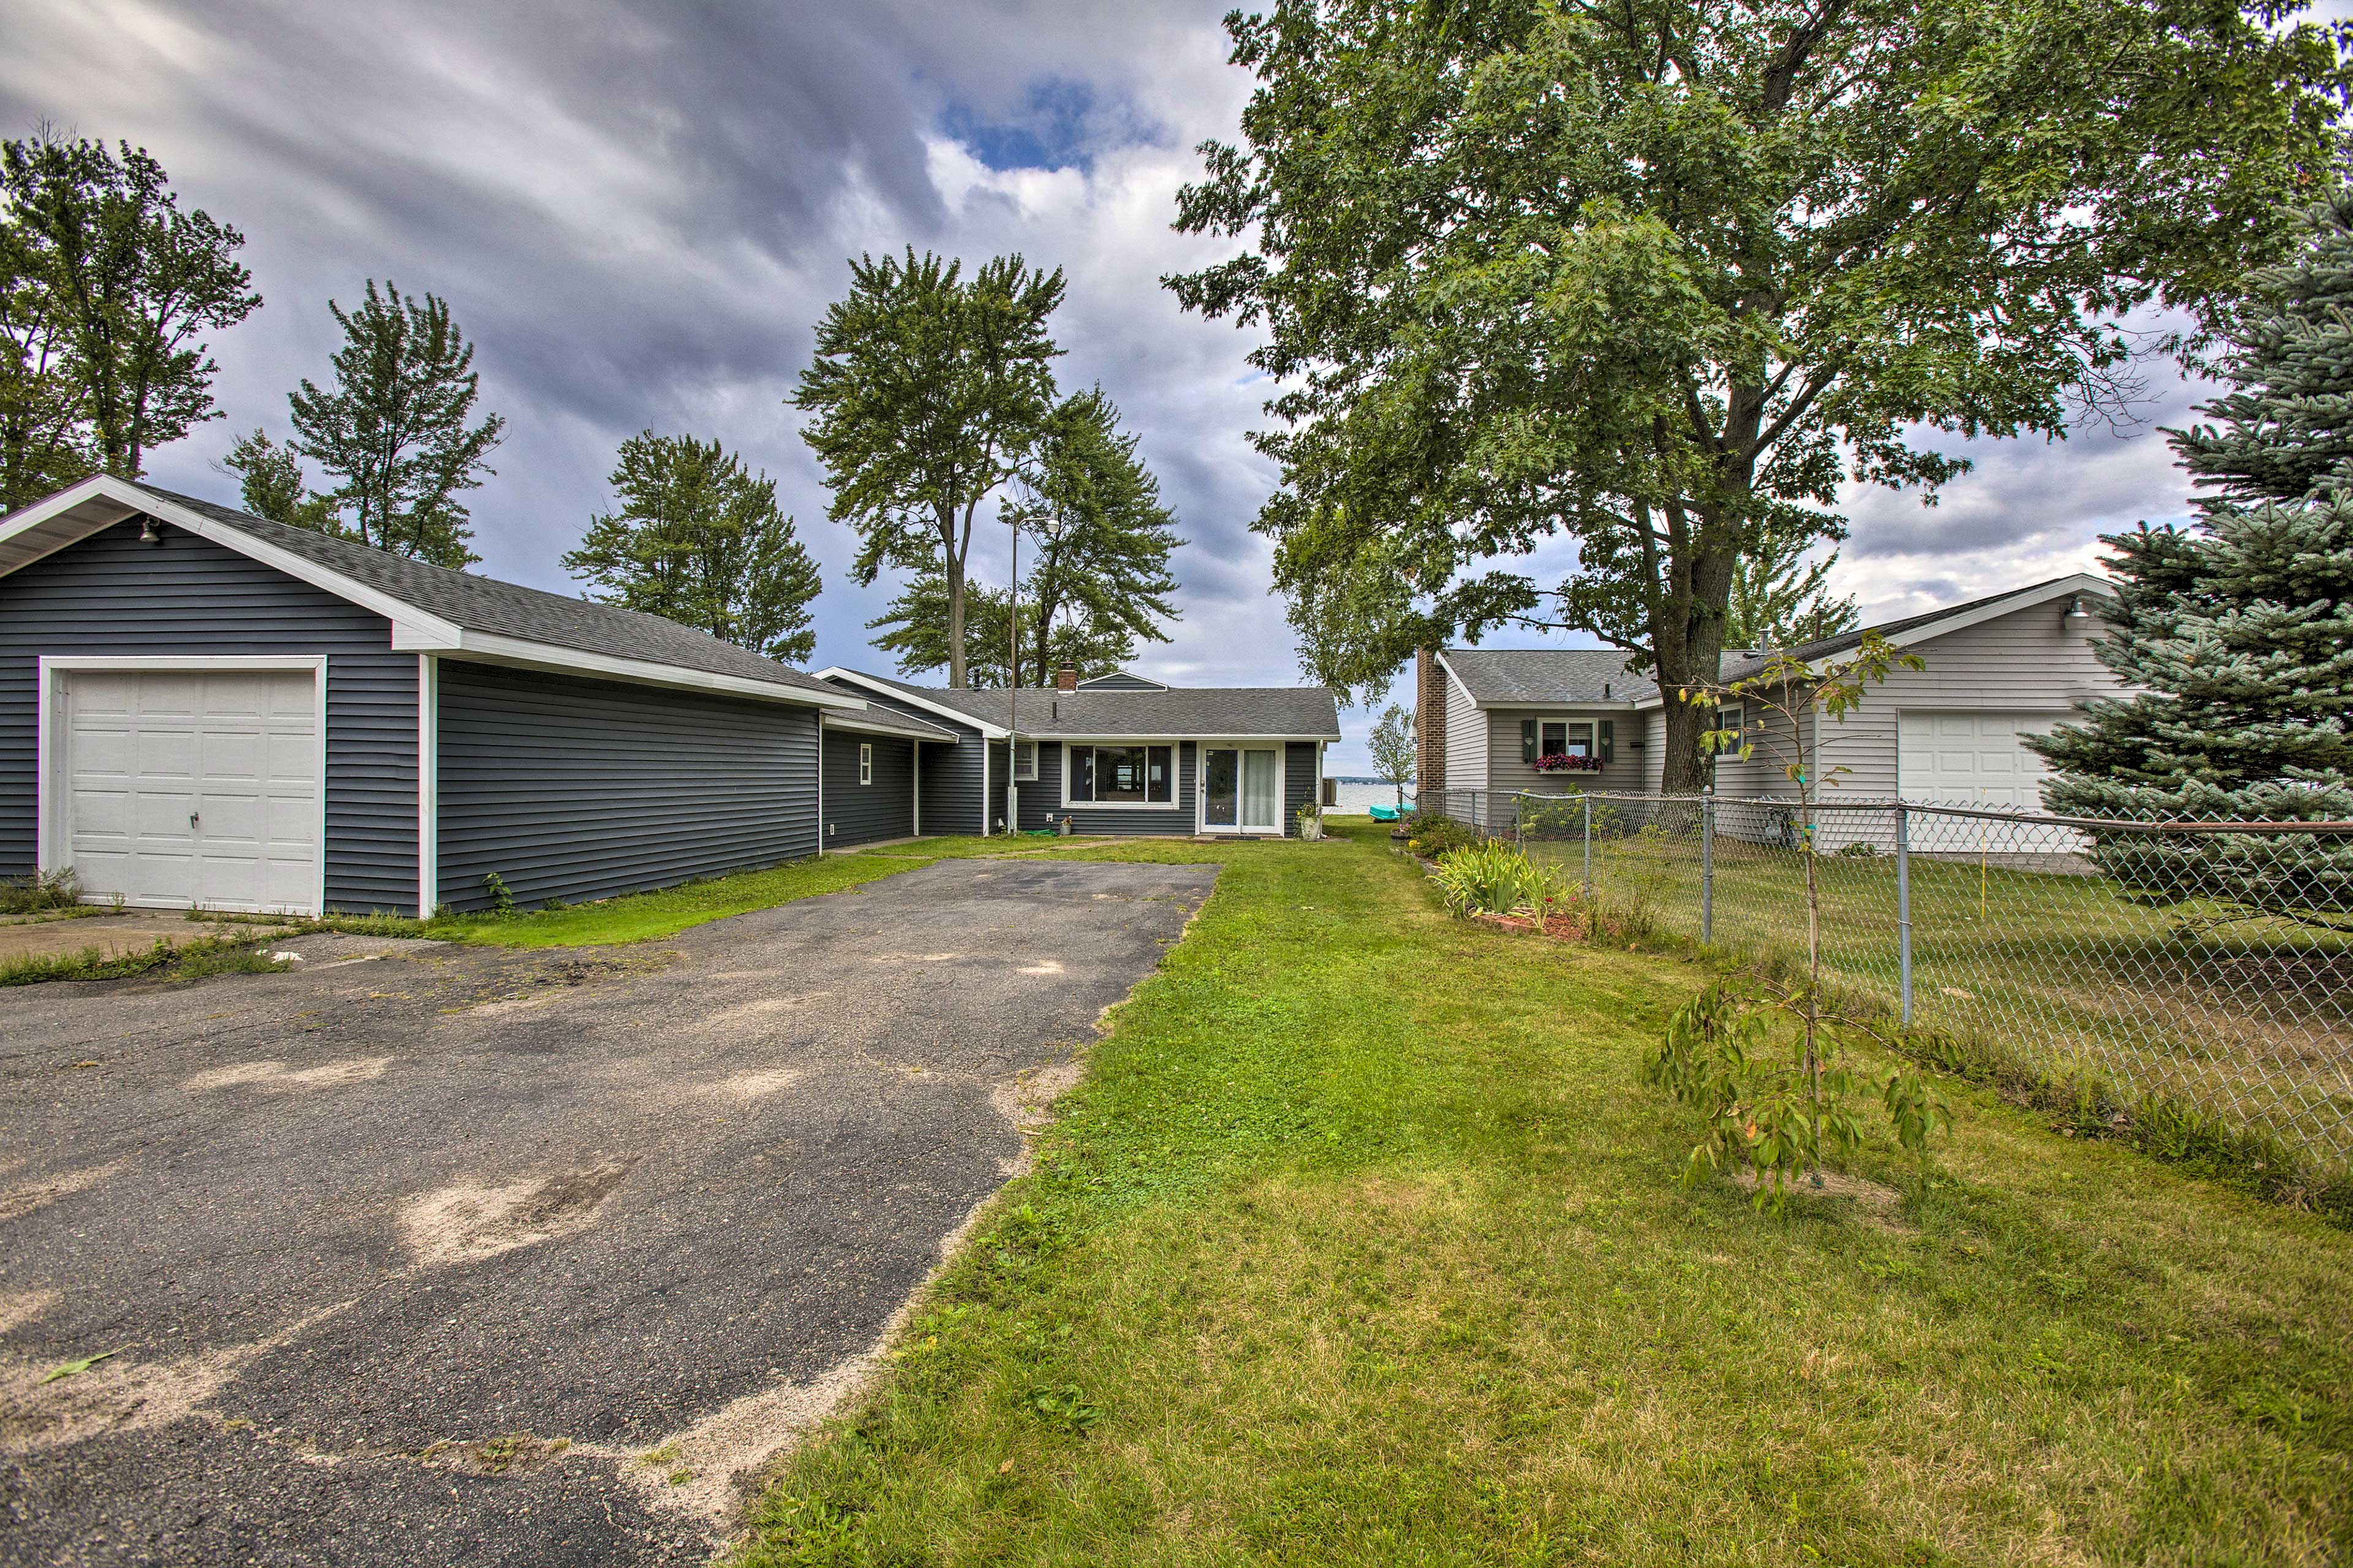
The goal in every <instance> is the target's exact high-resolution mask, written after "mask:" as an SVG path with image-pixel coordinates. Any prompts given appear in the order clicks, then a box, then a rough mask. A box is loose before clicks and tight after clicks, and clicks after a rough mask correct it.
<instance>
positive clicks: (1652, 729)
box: [1636, 708, 1667, 795]
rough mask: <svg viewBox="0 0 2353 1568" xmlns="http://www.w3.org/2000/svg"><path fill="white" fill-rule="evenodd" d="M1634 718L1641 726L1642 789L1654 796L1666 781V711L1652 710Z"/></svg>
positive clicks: (1661, 709)
mask: <svg viewBox="0 0 2353 1568" xmlns="http://www.w3.org/2000/svg"><path fill="white" fill-rule="evenodd" d="M1636 717H1637V718H1638V720H1639V721H1640V722H1641V726H1642V761H1641V768H1640V769H1639V772H1640V773H1641V779H1642V789H1643V791H1644V792H1645V793H1647V794H1650V795H1656V794H1658V793H1659V790H1660V788H1661V787H1662V785H1664V784H1665V783H1666V781H1667V710H1665V709H1663V708H1653V709H1651V710H1649V711H1648V712H1645V713H1641V714H1638V715H1637V716H1636Z"/></svg>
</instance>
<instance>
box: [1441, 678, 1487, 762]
mask: <svg viewBox="0 0 2353 1568" xmlns="http://www.w3.org/2000/svg"><path fill="white" fill-rule="evenodd" d="M1487 722H1488V719H1487V710H1485V709H1483V708H1482V707H1480V706H1479V705H1478V704H1477V703H1475V702H1473V701H1472V700H1471V689H1470V688H1469V687H1466V686H1464V685H1463V684H1462V683H1461V681H1460V680H1457V679H1455V678H1454V672H1453V671H1452V670H1448V671H1446V786H1445V787H1447V788H1448V789H1485V788H1486V787H1487Z"/></svg>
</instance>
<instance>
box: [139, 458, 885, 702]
mask: <svg viewBox="0 0 2353 1568" xmlns="http://www.w3.org/2000/svg"><path fill="white" fill-rule="evenodd" d="M138 488H139V489H142V490H144V491H146V492H147V493H148V494H149V495H152V496H154V497H155V498H156V499H158V500H167V501H170V502H171V503H172V504H173V505H174V506H181V507H185V508H187V509H188V510H190V511H194V512H198V513H201V514H202V515H203V516H205V517H206V519H208V520H210V521H214V522H217V523H220V524H222V525H223V526H225V527H227V528H234V529H236V530H237V531H239V532H240V533H246V534H250V535H251V536H252V537H254V538H256V539H259V540H261V541H263V542H266V543H269V544H273V545H275V546H277V547H278V548H279V549H280V550H283V551H285V552H288V553H289V554H291V555H299V556H301V558H302V559H303V560H305V561H308V562H311V563H313V564H315V565H319V566H323V567H325V568H326V569H327V570H329V571H331V572H336V573H340V574H343V576H346V577H349V578H351V579H352V580H353V581H354V582H357V583H361V584H365V585H366V586H368V587H370V588H373V589H375V591H376V592H378V593H380V594H384V595H388V596H390V597H392V598H395V599H397V600H399V601H400V602H401V603H403V604H405V605H414V606H416V607H417V609H419V610H422V611H424V612H425V613H426V614H427V615H428V616H436V617H438V618H439V619H441V620H445V621H448V622H449V623H450V624H451V625H452V626H459V627H461V628H463V629H464V630H467V631H478V632H488V633H491V634H492V635H493V636H498V637H521V638H523V639H524V640H526V641H529V642H537V643H548V644H551V645H553V646H554V647H568V648H575V649H578V650H579V651H581V652H583V653H600V654H606V655H608V656H610V657H612V658H635V659H643V660H646V661H647V662H649V663H652V664H667V665H673V666H677V667H679V668H684V669H694V670H701V671H702V672H703V673H705V674H709V675H732V676H736V677H738V678H740V679H745V680H760V681H765V682H767V683H768V684H770V685H772V686H785V687H792V688H795V689H801V690H807V691H821V692H826V693H828V694H829V695H833V696H839V695H840V690H839V688H837V687H833V686H828V685H827V684H826V683H825V682H824V681H822V680H819V679H817V678H816V677H815V676H813V675H804V674H802V673H801V672H800V671H799V670H797V669H794V668H790V667H789V666H786V665H782V664H778V663H777V662H776V660H774V659H769V658H761V657H760V656H759V655H758V654H755V653H753V652H751V651H750V650H749V649H746V648H741V647H736V646H735V645H734V644H733V643H730V642H722V641H721V640H720V639H719V638H717V637H712V635H711V634H710V633H709V632H704V631H698V630H696V629H695V628H694V627H692V626H681V625H680V624H679V623H678V622H676V621H673V620H668V619H665V618H664V617H662V616H649V615H647V614H645V613H644V612H642V611H639V610H624V609H621V608H619V607H617V606H616V605H599V604H596V603H594V602H592V601H590V600H586V599H575V598H569V597H566V596H565V595H562V594H550V593H547V592H546V591H544V590H543V589H539V588H526V587H523V586H522V585H521V584H515V583H501V582H500V581H499V580H498V579H497V578H495V577H478V576H475V575H474V574H472V573H470V572H452V571H450V570H449V569H448V567H446V566H432V565H427V563H424V562H422V561H412V560H410V559H408V558H407V557H406V556H402V555H392V554H387V553H386V552H384V551H381V550H372V549H370V548H368V547H367V546H366V545H364V544H355V543H353V542H351V541H350V540H347V539H336V538H333V537H332V536H330V535H328V534H324V533H313V532H311V531H310V530H309V529H306V528H292V527H290V526H288V525H287V524H285V523H282V522H271V521H269V520H268V519H267V518H259V517H255V516H253V515H251V514H250V513H248V512H242V511H236V510H231V509H230V508H228V507H225V506H216V505H214V504H213V503H212V502H211V501H206V500H197V499H196V498H195V497H194V496H184V495H181V494H178V493H177V492H175V491H173V490H167V489H158V488H157V487H155V486H153V485H141V486H139V487H138Z"/></svg>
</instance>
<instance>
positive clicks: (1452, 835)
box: [1405, 816, 1484, 860]
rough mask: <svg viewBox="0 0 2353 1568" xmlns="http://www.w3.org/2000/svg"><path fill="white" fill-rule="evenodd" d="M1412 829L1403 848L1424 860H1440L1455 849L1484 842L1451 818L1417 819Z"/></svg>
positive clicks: (1429, 817)
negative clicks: (1410, 835)
mask: <svg viewBox="0 0 2353 1568" xmlns="http://www.w3.org/2000/svg"><path fill="white" fill-rule="evenodd" d="M1412 827H1413V834H1412V837H1409V838H1408V839H1407V840H1406V841H1405V847H1407V848H1408V849H1409V850H1411V851H1413V853H1415V854H1416V855H1419V856H1420V857H1421V858H1423V859H1425V860H1431V859H1438V858H1443V857H1444V856H1447V855H1450V854H1451V853H1453V852H1454V851H1455V850H1457V849H1467V848H1469V847H1471V846H1472V845H1474V844H1479V843H1483V842H1484V840H1482V838H1481V837H1479V835H1478V834H1477V833H1476V832H1475V831H1474V830H1472V829H1471V828H1469V827H1465V826H1463V825H1462V824H1461V823H1459V822H1457V821H1455V820H1454V819H1453V818H1452V817H1451V816H1421V817H1417V818H1416V819H1415V820H1414V822H1413V824H1412Z"/></svg>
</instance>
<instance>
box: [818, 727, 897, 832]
mask: <svg viewBox="0 0 2353 1568" xmlns="http://www.w3.org/2000/svg"><path fill="white" fill-rule="evenodd" d="M860 746H871V747H873V748H874V766H873V769H872V777H873V782H872V783H871V784H860V783H859V782H858V749H859V748H860ZM914 831H915V742H913V741H907V740H901V739H897V738H895V737H893V736H890V735H861V734H860V733H858V732H857V731H852V730H828V731H826V732H825V847H827V848H828V849H847V848H849V847H850V846H851V845H853V844H872V843H874V842H875V841H876V840H878V839H883V838H904V837H907V836H908V835H909V834H911V833H913V832H914Z"/></svg>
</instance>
